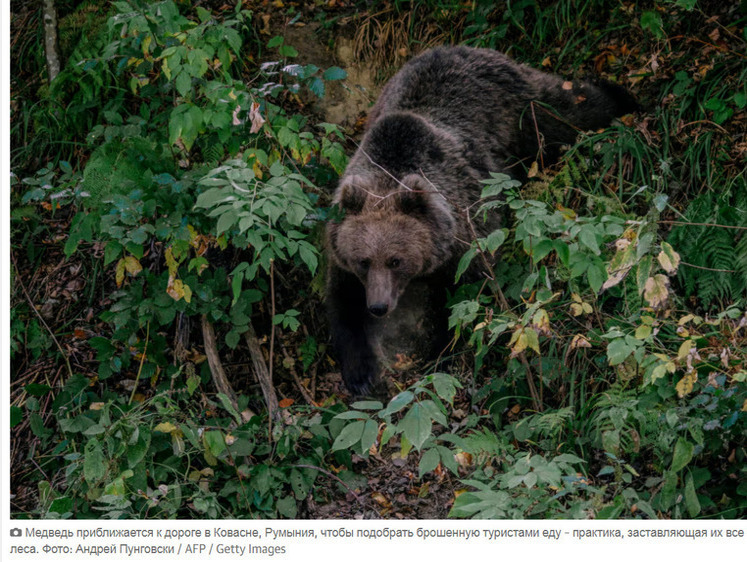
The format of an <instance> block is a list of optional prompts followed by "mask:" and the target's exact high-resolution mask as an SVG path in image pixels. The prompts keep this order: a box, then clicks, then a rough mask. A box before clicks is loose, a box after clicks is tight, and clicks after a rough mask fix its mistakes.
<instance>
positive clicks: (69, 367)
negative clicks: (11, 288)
mask: <svg viewBox="0 0 747 562" xmlns="http://www.w3.org/2000/svg"><path fill="white" fill-rule="evenodd" d="M10 257H11V259H12V260H13V265H14V266H15V268H16V278H15V281H17V282H18V286H19V287H21V290H22V291H23V294H24V295H25V297H26V300H27V301H28V303H29V306H30V307H31V310H33V311H34V314H36V316H37V317H38V318H39V320H41V323H42V324H43V325H44V327H45V328H46V329H47V332H49V335H50V336H52V340H54V343H55V345H56V346H57V349H58V350H59V351H60V353H61V354H62V357H63V359H65V364H66V365H67V372H68V374H69V375H70V377H71V378H72V376H73V368H72V367H71V366H70V358H69V357H68V355H67V353H66V352H65V350H64V349H62V345H60V342H59V341H58V340H57V338H56V337H55V335H54V332H53V331H52V329H51V328H50V327H49V326H48V325H47V323H46V322H45V320H44V318H43V317H42V315H41V313H39V311H38V310H36V307H35V306H34V302H33V301H32V300H31V297H30V296H29V293H28V291H27V290H26V287H25V286H24V284H23V281H22V280H21V273H20V270H19V269H18V263H16V256H15V255H13V252H11V253H10Z"/></svg>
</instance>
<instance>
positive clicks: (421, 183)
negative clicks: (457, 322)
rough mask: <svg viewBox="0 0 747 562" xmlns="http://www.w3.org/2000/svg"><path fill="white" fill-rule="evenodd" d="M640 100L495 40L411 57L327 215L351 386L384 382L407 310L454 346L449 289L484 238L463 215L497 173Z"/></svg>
mask: <svg viewBox="0 0 747 562" xmlns="http://www.w3.org/2000/svg"><path fill="white" fill-rule="evenodd" d="M533 103H535V104H536V105H534V106H533V105H532V104H533ZM633 109H635V102H634V101H633V99H632V98H631V97H630V96H629V95H628V94H627V92H625V90H624V89H622V88H621V87H619V86H615V85H612V84H606V83H605V84H595V83H591V82H580V81H573V82H567V81H564V80H563V79H562V78H560V77H559V76H555V75H552V74H548V73H545V72H541V71H538V70H535V69H533V68H530V67H528V66H524V65H521V64H518V63H516V62H514V61H512V60H511V59H510V58H508V57H507V56H506V55H503V54H501V53H499V52H496V51H492V50H488V49H473V48H468V47H440V48H436V49H433V50H430V51H427V52H425V53H424V54H422V55H420V56H418V57H416V58H414V59H412V60H411V61H410V62H408V63H407V64H406V65H405V66H404V67H403V68H402V69H401V70H400V71H399V72H398V73H397V74H396V75H395V76H394V77H393V78H392V79H391V80H390V81H389V82H388V83H387V85H386V86H385V87H384V89H383V91H382V93H381V96H380V98H379V100H378V101H377V103H376V104H375V106H374V107H373V109H372V110H371V114H370V116H369V119H368V123H367V128H366V132H365V135H364V137H363V139H362V141H361V143H360V146H359V148H358V150H357V151H356V153H355V155H354V156H353V157H352V159H351V160H350V163H349V165H348V167H347V169H346V171H345V174H344V175H343V177H342V178H341V180H340V184H339V186H338V188H337V191H336V193H335V197H334V203H335V204H336V205H337V206H338V207H339V208H340V209H341V210H342V212H343V213H344V214H343V218H342V219H341V220H339V221H332V222H330V223H329V224H328V226H327V251H328V255H329V260H328V261H329V271H328V279H327V295H326V298H327V309H328V313H329V320H330V326H331V331H332V339H333V344H334V348H335V350H336V353H337V355H338V359H339V360H340V362H341V367H342V376H343V380H344V381H345V384H346V385H347V387H348V389H349V390H350V391H351V392H352V393H353V394H366V393H369V392H370V391H371V390H372V389H373V386H374V383H375V382H376V380H377V376H378V371H379V361H378V355H380V349H379V348H380V344H381V340H382V338H385V337H386V336H387V335H392V334H398V333H399V332H398V328H399V326H398V325H399V324H400V323H401V322H403V321H404V320H403V318H405V317H407V314H404V316H402V315H400V316H399V317H398V316H397V314H398V312H400V313H401V311H403V310H406V309H407V308H408V307H413V308H415V309H419V310H420V311H421V313H420V314H416V315H415V316H416V320H414V321H412V320H411V321H410V323H411V326H410V328H411V329H410V332H411V333H412V334H413V335H414V338H415V339H418V336H417V330H418V329H419V328H422V327H427V328H431V326H433V325H437V329H435V330H433V329H429V330H427V333H426V334H425V335H423V336H420V339H421V340H423V341H421V342H420V343H421V348H422V349H424V350H425V353H431V352H433V351H435V349H436V348H437V347H438V345H439V344H440V343H442V341H443V340H442V339H441V338H439V337H438V336H434V335H433V334H434V333H435V334H442V333H445V327H446V326H445V322H446V315H445V312H444V309H445V306H444V305H445V292H446V289H447V288H448V287H449V286H451V285H452V284H453V282H454V273H455V268H456V264H457V263H458V261H459V259H460V257H461V255H462V254H463V253H464V252H465V250H466V249H467V247H468V244H469V242H470V240H471V239H472V237H473V235H472V233H471V229H470V224H469V222H468V219H467V215H466V214H465V213H466V212H467V209H468V208H469V207H470V206H471V205H473V204H474V203H475V202H476V201H477V200H479V197H480V193H481V191H482V185H481V184H480V181H481V180H483V179H486V178H487V177H489V172H504V173H507V174H509V175H512V176H514V177H519V178H521V174H522V172H520V171H518V170H520V169H521V168H522V167H521V166H516V165H515V164H516V163H517V162H519V163H520V162H521V161H522V160H523V161H525V162H532V161H535V160H539V158H540V157H542V160H543V162H544V163H548V162H550V161H552V160H553V159H555V158H556V157H557V156H558V154H559V148H560V146H562V145H564V144H569V143H572V142H573V141H574V140H575V138H576V135H577V133H578V132H579V131H582V130H588V129H597V128H600V127H604V126H606V125H608V124H609V123H610V121H611V120H612V118H614V117H616V116H619V115H623V114H625V113H628V112H630V111H632V110H633ZM539 139H541V140H539ZM499 224H500V218H499V217H498V216H494V217H491V218H490V219H489V220H488V221H486V222H483V221H476V222H475V223H474V227H476V228H477V229H478V232H479V233H480V235H485V234H487V233H489V232H491V231H493V230H495V229H496V228H498V227H499ZM423 310H425V313H426V314H425V316H423V314H422V311H423Z"/></svg>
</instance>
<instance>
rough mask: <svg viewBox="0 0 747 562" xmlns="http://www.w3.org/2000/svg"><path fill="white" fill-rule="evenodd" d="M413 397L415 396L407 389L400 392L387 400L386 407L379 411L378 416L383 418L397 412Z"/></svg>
mask: <svg viewBox="0 0 747 562" xmlns="http://www.w3.org/2000/svg"><path fill="white" fill-rule="evenodd" d="M413 398H415V395H414V394H413V393H412V392H411V391H409V390H405V391H404V392H400V393H399V394H397V396H395V397H394V398H392V399H391V400H390V401H389V404H388V405H387V407H386V408H384V409H383V410H381V411H380V412H379V417H382V418H383V417H386V416H389V415H391V414H395V413H397V412H399V411H400V410H401V409H402V408H404V407H405V406H407V405H408V404H409V403H410V402H412V400H413Z"/></svg>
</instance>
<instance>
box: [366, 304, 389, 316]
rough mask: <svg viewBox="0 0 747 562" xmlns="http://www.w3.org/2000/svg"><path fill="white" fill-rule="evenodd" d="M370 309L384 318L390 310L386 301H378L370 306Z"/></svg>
mask: <svg viewBox="0 0 747 562" xmlns="http://www.w3.org/2000/svg"><path fill="white" fill-rule="evenodd" d="M368 311H369V312H370V313H371V314H373V315H374V316H376V317H377V318H383V317H384V316H386V313H387V312H389V305H388V304H386V303H385V302H377V303H376V304H372V305H371V306H369V307H368Z"/></svg>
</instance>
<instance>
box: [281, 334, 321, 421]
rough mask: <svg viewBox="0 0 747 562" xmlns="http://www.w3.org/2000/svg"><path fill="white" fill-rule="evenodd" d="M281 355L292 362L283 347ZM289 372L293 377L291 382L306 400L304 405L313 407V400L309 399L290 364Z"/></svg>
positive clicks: (307, 392)
mask: <svg viewBox="0 0 747 562" xmlns="http://www.w3.org/2000/svg"><path fill="white" fill-rule="evenodd" d="M283 355H284V356H285V358H286V359H288V361H289V363H290V362H291V361H293V358H292V357H291V356H290V355H289V354H288V350H287V349H285V347H283ZM288 370H289V371H290V374H291V375H292V376H293V380H294V381H296V386H298V390H300V391H301V395H302V396H303V399H304V400H306V403H307V404H308V405H309V406H313V405H314V399H313V398H312V397H311V394H309V391H308V390H306V387H305V386H304V385H303V384H301V379H300V378H298V373H296V368H295V367H294V366H293V365H292V364H291V365H290V367H289V368H288Z"/></svg>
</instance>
